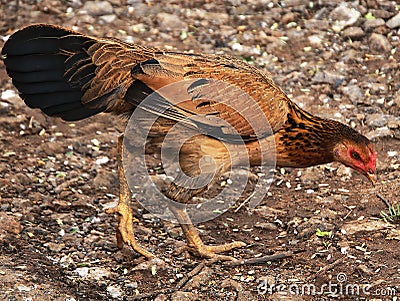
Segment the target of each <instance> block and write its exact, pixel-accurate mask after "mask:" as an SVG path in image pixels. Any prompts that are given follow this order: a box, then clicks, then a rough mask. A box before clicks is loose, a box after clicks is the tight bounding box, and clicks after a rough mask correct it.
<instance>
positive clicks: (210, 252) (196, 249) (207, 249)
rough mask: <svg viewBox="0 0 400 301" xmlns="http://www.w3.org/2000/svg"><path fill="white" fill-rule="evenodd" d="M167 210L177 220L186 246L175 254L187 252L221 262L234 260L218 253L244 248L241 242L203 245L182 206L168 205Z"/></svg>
mask: <svg viewBox="0 0 400 301" xmlns="http://www.w3.org/2000/svg"><path fill="white" fill-rule="evenodd" d="M169 209H170V210H171V211H172V213H173V214H174V215H175V217H176V218H177V220H178V222H179V224H180V226H181V228H182V230H183V234H184V235H185V238H186V241H187V245H186V246H183V247H182V248H179V249H178V250H177V252H176V253H178V254H179V253H182V252H183V251H189V252H191V253H193V254H195V255H197V256H200V257H205V258H212V259H216V260H221V261H228V260H236V259H235V258H234V257H231V256H226V255H220V254H218V253H223V252H227V251H230V250H232V249H236V248H240V247H244V246H245V245H246V244H245V243H244V242H241V241H233V242H231V243H227V244H222V245H215V246H209V245H205V244H204V243H203V241H202V240H201V238H200V236H199V232H198V231H197V229H196V228H195V226H193V224H192V221H191V220H190V217H189V215H188V214H187V212H186V210H185V208H184V205H182V206H179V205H173V204H169Z"/></svg>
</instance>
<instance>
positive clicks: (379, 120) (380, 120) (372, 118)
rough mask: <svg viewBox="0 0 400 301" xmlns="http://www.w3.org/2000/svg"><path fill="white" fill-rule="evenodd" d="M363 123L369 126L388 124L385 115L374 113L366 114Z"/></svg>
mask: <svg viewBox="0 0 400 301" xmlns="http://www.w3.org/2000/svg"><path fill="white" fill-rule="evenodd" d="M365 123H366V124H367V125H369V126H371V127H383V126H386V125H387V124H388V121H387V118H386V116H385V115H382V114H379V113H376V114H369V115H367V117H366V119H365Z"/></svg>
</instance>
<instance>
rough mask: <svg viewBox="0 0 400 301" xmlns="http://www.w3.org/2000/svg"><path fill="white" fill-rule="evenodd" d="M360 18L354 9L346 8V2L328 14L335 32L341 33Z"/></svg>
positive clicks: (359, 14)
mask: <svg viewBox="0 0 400 301" xmlns="http://www.w3.org/2000/svg"><path fill="white" fill-rule="evenodd" d="M360 16H361V13H360V12H359V11H358V10H356V9H354V8H350V7H348V4H347V3H346V2H343V3H341V4H340V5H339V6H337V7H336V8H335V9H334V10H332V11H331V13H330V14H329V17H330V18H331V20H332V21H335V24H334V27H335V30H336V31H341V30H342V29H343V28H345V27H347V26H351V25H353V24H354V23H356V22H357V20H358V18H359V17H360Z"/></svg>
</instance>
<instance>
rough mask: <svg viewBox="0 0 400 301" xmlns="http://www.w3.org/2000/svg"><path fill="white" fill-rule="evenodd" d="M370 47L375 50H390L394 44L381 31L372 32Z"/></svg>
mask: <svg viewBox="0 0 400 301" xmlns="http://www.w3.org/2000/svg"><path fill="white" fill-rule="evenodd" d="M368 42H369V47H370V48H371V49H372V50H375V51H380V52H381V51H386V52H388V51H390V50H391V49H392V45H391V44H390V42H389V41H388V39H387V38H386V37H385V36H384V35H381V34H379V33H372V34H371V36H370V38H369V40H368Z"/></svg>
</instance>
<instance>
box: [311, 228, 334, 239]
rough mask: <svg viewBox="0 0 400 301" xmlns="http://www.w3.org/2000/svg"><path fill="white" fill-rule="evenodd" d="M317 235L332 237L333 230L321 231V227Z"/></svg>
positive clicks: (316, 232)
mask: <svg viewBox="0 0 400 301" xmlns="http://www.w3.org/2000/svg"><path fill="white" fill-rule="evenodd" d="M315 235H317V236H318V237H331V236H332V232H331V231H321V230H320V229H319V228H317V230H316V231H315Z"/></svg>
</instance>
